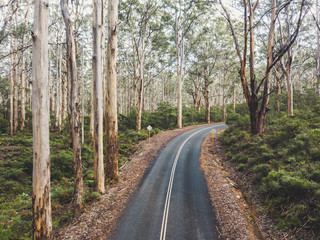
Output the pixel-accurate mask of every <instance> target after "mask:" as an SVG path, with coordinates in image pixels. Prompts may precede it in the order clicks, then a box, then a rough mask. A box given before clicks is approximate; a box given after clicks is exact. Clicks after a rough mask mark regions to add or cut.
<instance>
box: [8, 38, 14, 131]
mask: <svg viewBox="0 0 320 240" xmlns="http://www.w3.org/2000/svg"><path fill="white" fill-rule="evenodd" d="M10 49H11V52H13V51H14V50H13V36H11V46H10ZM14 65H15V63H14V60H13V54H11V56H10V116H9V123H10V136H12V134H13V73H14V71H13V68H14Z"/></svg>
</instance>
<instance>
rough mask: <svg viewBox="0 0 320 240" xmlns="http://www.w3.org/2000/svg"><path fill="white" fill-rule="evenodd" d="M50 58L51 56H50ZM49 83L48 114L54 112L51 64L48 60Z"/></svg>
mask: <svg viewBox="0 0 320 240" xmlns="http://www.w3.org/2000/svg"><path fill="white" fill-rule="evenodd" d="M50 58H51V57H50ZM48 74H49V84H50V86H51V87H50V114H54V113H55V99H54V84H53V79H52V76H51V64H50V61H49V73H48Z"/></svg>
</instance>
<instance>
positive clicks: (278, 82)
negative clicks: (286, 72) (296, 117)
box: [275, 69, 281, 112]
mask: <svg viewBox="0 0 320 240" xmlns="http://www.w3.org/2000/svg"><path fill="white" fill-rule="evenodd" d="M275 72H276V74H275V78H276V112H280V97H279V94H280V88H281V87H280V76H279V72H278V70H277V69H275Z"/></svg>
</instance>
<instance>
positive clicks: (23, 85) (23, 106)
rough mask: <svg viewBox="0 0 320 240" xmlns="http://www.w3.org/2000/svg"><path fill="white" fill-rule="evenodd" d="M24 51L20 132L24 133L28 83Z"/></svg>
mask: <svg viewBox="0 0 320 240" xmlns="http://www.w3.org/2000/svg"><path fill="white" fill-rule="evenodd" d="M24 38H25V37H24V35H23V36H22V47H24ZM24 57H25V56H24V51H22V53H21V118H20V130H21V131H23V128H24V121H25V119H26V91H25V88H26V83H25V58H24Z"/></svg>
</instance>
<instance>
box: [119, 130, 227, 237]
mask: <svg viewBox="0 0 320 240" xmlns="http://www.w3.org/2000/svg"><path fill="white" fill-rule="evenodd" d="M225 126H226V125H225V124H214V125H211V126H205V127H199V128H196V129H193V130H191V131H188V132H186V133H183V134H182V135H180V136H178V137H176V138H174V139H173V140H171V141H170V142H169V144H168V146H167V147H166V148H165V149H164V150H163V151H162V152H161V153H160V154H159V156H158V158H157V159H156V160H155V162H154V164H153V166H152V167H151V168H150V170H149V171H148V173H147V174H146V176H145V177H144V179H143V181H142V183H141V187H140V188H139V190H137V192H136V193H135V194H134V196H133V197H132V198H131V200H130V201H129V204H128V206H127V208H126V210H125V212H124V213H123V215H122V217H121V219H120V221H119V224H118V226H117V228H116V231H115V234H114V238H113V239H114V240H154V239H155V240H156V239H160V240H164V239H167V240H188V239H190V240H197V239H205V240H208V239H212V240H215V239H219V238H218V235H219V234H218V233H217V229H216V227H215V226H216V225H217V223H216V219H215V213H214V212H213V211H212V207H211V204H210V196H209V193H208V188H207V184H206V182H205V179H204V176H203V175H202V173H201V171H200V168H199V166H200V164H199V156H200V151H201V145H202V142H203V141H204V139H205V137H206V136H208V134H209V133H210V132H212V130H213V129H219V128H223V127H225Z"/></svg>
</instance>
